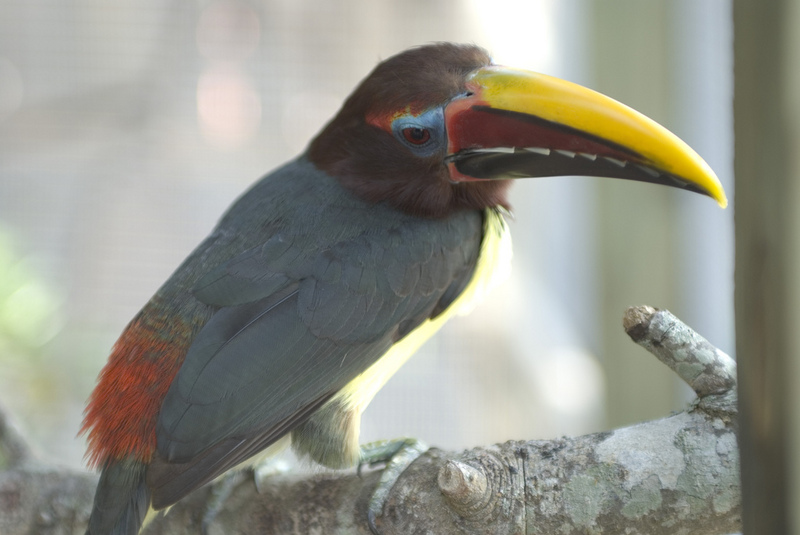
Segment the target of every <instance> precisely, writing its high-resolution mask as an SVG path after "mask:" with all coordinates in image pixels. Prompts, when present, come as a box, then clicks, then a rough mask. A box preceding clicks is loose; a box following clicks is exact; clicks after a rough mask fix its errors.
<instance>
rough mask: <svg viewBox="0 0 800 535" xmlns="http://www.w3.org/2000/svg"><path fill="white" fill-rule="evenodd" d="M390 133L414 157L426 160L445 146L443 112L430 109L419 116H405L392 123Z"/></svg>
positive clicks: (437, 109) (441, 109) (439, 108)
mask: <svg viewBox="0 0 800 535" xmlns="http://www.w3.org/2000/svg"><path fill="white" fill-rule="evenodd" d="M392 133H394V136H395V138H397V140H398V141H400V142H401V143H402V144H403V145H405V146H406V147H408V148H409V149H410V150H411V151H412V152H413V153H414V154H415V155H417V156H419V157H421V158H426V157H429V156H433V155H434V154H436V153H437V152H439V151H440V150H441V149H442V147H443V146H444V145H445V144H446V139H445V135H446V134H445V127H444V110H443V108H442V107H436V108H431V109H429V110H427V111H425V112H423V113H421V114H419V115H415V116H412V115H405V116H401V117H397V118H396V119H395V120H394V121H392Z"/></svg>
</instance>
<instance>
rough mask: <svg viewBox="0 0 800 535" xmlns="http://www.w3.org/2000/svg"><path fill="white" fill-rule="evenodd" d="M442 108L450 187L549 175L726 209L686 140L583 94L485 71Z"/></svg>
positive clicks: (575, 88)
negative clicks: (638, 187) (646, 188)
mask: <svg viewBox="0 0 800 535" xmlns="http://www.w3.org/2000/svg"><path fill="white" fill-rule="evenodd" d="M467 89H468V91H469V93H468V94H467V95H465V96H463V97H460V98H457V99H455V100H453V101H452V102H450V103H449V104H448V105H447V107H446V109H445V120H446V126H447V136H448V156H447V160H446V161H447V166H448V170H449V172H450V177H451V179H452V180H453V181H455V182H463V181H473V180H487V179H506V178H523V177H541V176H555V175H590V176H607V177H614V178H625V179H630V180H640V181H643V182H651V183H655V184H665V185H668V186H674V187H678V188H683V189H687V190H690V191H695V192H698V193H703V194H705V195H708V196H709V197H711V198H713V199H714V200H716V201H717V203H719V205H720V206H722V207H723V208H724V207H725V206H726V205H727V204H728V201H727V199H726V197H725V192H724V191H723V189H722V185H721V184H720V182H719V179H718V178H717V176H716V174H714V171H712V170H711V168H710V167H709V166H708V164H707V163H706V162H705V161H704V160H703V159H702V158H701V157H700V156H699V155H698V154H697V153H696V152H695V151H694V150H692V149H691V148H690V147H689V146H688V145H687V144H686V143H684V142H683V141H681V140H680V139H679V138H678V137H677V136H675V135H674V134H673V133H672V132H670V131H669V130H667V129H666V128H664V127H663V126H661V125H659V124H658V123H656V122H655V121H653V120H651V119H649V118H647V117H645V116H644V115H642V114H641V113H639V112H637V111H635V110H633V109H631V108H629V107H627V106H625V105H624V104H621V103H619V102H617V101H616V100H614V99H611V98H609V97H606V96H605V95H601V94H600V93H597V92H595V91H592V90H590V89H586V88H585V87H582V86H579V85H577V84H573V83H571V82H567V81H564V80H560V79H558V78H553V77H551V76H546V75H543V74H538V73H535V72H530V71H524V70H516V69H509V68H506V67H499V66H489V67H483V68H481V69H478V70H476V71H474V72H473V73H472V74H471V75H470V77H469V80H468V83H467Z"/></svg>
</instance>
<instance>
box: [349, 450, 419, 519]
mask: <svg viewBox="0 0 800 535" xmlns="http://www.w3.org/2000/svg"><path fill="white" fill-rule="evenodd" d="M426 451H428V446H427V445H425V444H423V443H422V442H420V441H419V440H417V439H415V438H399V439H395V440H381V441H378V442H370V443H369V444H364V445H362V446H361V461H360V462H359V464H358V473H359V475H360V474H361V467H362V466H364V465H369V466H373V465H376V464H381V463H385V464H386V466H385V467H384V469H383V472H382V473H381V478H380V480H379V481H378V486H377V487H375V491H374V492H373V493H372V498H370V500H369V505H368V507H367V521H368V522H369V529H370V530H371V531H372V533H374V534H375V535H380V531H378V527H377V520H378V518H380V516H381V514H383V506H384V504H385V503H386V499H387V498H388V497H389V492H390V491H391V490H392V487H394V484H395V483H396V482H397V479H398V478H399V477H400V474H402V473H403V472H404V471H405V469H406V468H408V466H409V465H410V464H411V463H413V462H414V461H415V460H416V459H417V458H418V457H419V456H420V455H422V454H423V453H425V452H426Z"/></svg>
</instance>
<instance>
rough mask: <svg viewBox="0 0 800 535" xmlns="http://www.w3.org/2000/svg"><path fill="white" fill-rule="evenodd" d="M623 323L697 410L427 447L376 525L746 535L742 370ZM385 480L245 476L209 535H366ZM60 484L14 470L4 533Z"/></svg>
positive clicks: (682, 340)
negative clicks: (456, 446)
mask: <svg viewBox="0 0 800 535" xmlns="http://www.w3.org/2000/svg"><path fill="white" fill-rule="evenodd" d="M624 325H625V328H626V331H627V332H628V333H629V335H630V336H631V338H633V339H634V340H635V341H636V342H637V343H639V344H640V345H642V346H644V347H645V348H647V349H648V350H649V351H651V352H652V353H653V354H655V355H656V356H657V357H658V358H659V359H660V360H662V361H663V362H664V363H665V364H667V365H668V366H669V367H670V368H671V369H673V370H674V371H675V372H676V373H677V374H678V375H679V376H680V377H681V378H682V379H683V380H685V381H686V382H687V383H688V384H689V385H690V386H691V387H692V388H693V389H694V391H695V392H697V394H698V399H697V400H696V402H695V403H694V404H693V405H692V407H691V408H689V409H688V410H686V411H684V412H681V413H678V414H675V415H673V416H670V417H667V418H663V419H660V420H656V421H652V422H646V423H642V424H638V425H634V426H631V427H626V428H622V429H617V430H615V431H611V432H606V433H595V434H591V435H585V436H582V437H575V438H560V439H556V440H535V441H529V442H522V441H520V442H507V443H505V444H500V445H496V446H490V447H486V448H477V449H474V450H469V451H466V452H460V453H456V452H445V451H441V450H438V449H431V450H429V451H428V452H427V453H425V454H423V455H422V456H421V457H420V458H418V459H417V460H416V461H415V462H414V463H413V464H412V465H411V466H410V467H409V468H408V469H407V470H406V471H405V472H404V473H403V475H402V476H401V477H400V479H399V480H398V482H397V484H396V485H395V486H394V487H393V489H392V491H391V492H390V494H389V497H388V499H387V502H386V505H385V507H384V512H383V516H382V517H381V518H380V519H379V521H378V527H379V528H380V530H381V531H382V533H383V534H384V535H392V534H409V533H437V534H448V533H514V534H516V533H520V534H521V533H526V534H539V533H542V534H544V533H598V534H599V533H622V532H624V533H626V534H648V535H658V534H667V533H669V534H672V533H685V534H697V535H701V534H702V535H713V534H725V533H731V532H735V531H737V530H739V529H740V526H741V521H740V514H741V503H740V494H741V491H740V486H739V464H738V450H737V443H736V388H735V387H736V382H735V377H736V371H735V363H734V362H733V361H732V360H731V359H730V357H728V356H727V355H725V354H724V353H722V352H721V351H719V350H718V349H716V348H714V347H713V346H711V345H710V344H709V343H708V342H707V341H705V340H704V339H703V338H701V337H700V336H699V335H697V333H695V332H694V331H692V330H691V329H690V328H689V327H687V326H686V325H684V324H683V323H681V322H680V321H679V320H678V319H677V318H675V317H674V316H673V315H672V314H670V313H669V312H666V311H657V310H655V309H652V308H649V307H638V308H633V309H629V310H628V312H627V313H626V315H625V320H624ZM59 475H60V474H59ZM379 475H380V473H379V471H371V472H368V473H366V474H365V475H364V476H363V477H359V476H357V475H355V474H353V473H346V472H345V473H342V472H336V473H321V474H315V475H310V476H309V475H297V474H295V475H291V474H289V475H278V476H274V477H272V478H270V479H269V480H268V481H267V483H266V485H263V486H262V487H261V489H260V490H261V492H260V493H259V491H258V490H257V489H256V486H255V483H254V481H253V479H252V478H247V479H246V481H245V482H244V483H242V484H240V485H239V486H237V487H236V488H235V489H234V491H233V493H232V495H231V496H230V498H228V499H227V501H226V502H225V505H224V507H223V510H222V511H221V512H220V513H219V515H218V516H217V517H216V518H215V520H214V522H213V523H212V524H211V525H210V526H209V533H210V534H216V533H262V532H263V533H287V534H294V533H298V534H299V533H355V534H359V533H361V534H365V535H367V534H369V528H368V526H367V522H366V516H367V513H366V511H367V503H368V501H369V498H370V496H371V495H372V492H373V490H374V488H375V485H376V484H377V481H378V477H379ZM63 479H66V480H69V481H72V482H73V484H74V488H75V489H77V488H80V491H79V492H76V491H73V492H76V493H79V494H80V500H84V499H85V501H81V505H76V506H75V508H74V509H73V511H72V512H71V516H69V515H64V516H65V517H66V516H69V519H71V521H72V524H70V525H71V526H74V527H75V528H76V529H79V528H80V527H81V525H82V523H83V525H85V522H86V519H87V517H88V509H89V504H90V502H91V492H90V491H86V489H85V488H84V487H83V486H81V485H89V486H91V484H92V482H93V481H96V479H93V478H91V477H89V476H86V475H82V474H81V475H78V474H71V475H70V474H65V475H63ZM9 481H16V483H15V484H17V485H18V487H19V488H20V489H26V486H27V485H30V486H31V489H33V490H30V492H29V494H30V495H31V496H32V497H36V496H38V501H37V502H36V503H37V504H38V505H36V506H31V507H28V505H27V504H26V503H25V500H26V499H27V498H25V499H22V498H20V499H18V500H17V501H16V503H15V504H13V505H14V506H12V507H8V503H7V502H9V500H8V499H7V496H8V495H9V494H8V492H7V491H6V490H5V489H6V488H8V482H9ZM62 483H63V482H62ZM58 484H59V479H58V478H54V477H53V472H41V471H40V472H32V471H30V470H27V471H26V470H25V469H24V468H15V469H12V470H10V471H7V472H6V473H0V532H2V533H9V534H12V535H13V534H16V533H29V532H30V531H29V529H30V527H31V524H27V526H23V524H22V523H21V522H20V523H18V524H15V526H18V529H17V531H14V529H7V527H8V526H12V524H11V523H9V519H10V518H11V517H14V518H20V519H32V518H35V517H36V515H35V514H33V513H32V512H31V511H37V509H36V507H45V502H46V500H45V499H43V496H48V495H49V496H53V488H54V486H57V485H58ZM49 485H53V487H51V486H49ZM37 489H38V490H37ZM20 492H22V491H20ZM17 495H18V496H20V497H22V494H19V493H18V494H17ZM26 496H27V495H26ZM212 499H213V496H212V491H211V490H210V489H209V488H204V489H201V490H199V491H197V492H195V493H193V494H192V495H190V496H188V497H187V498H185V499H184V500H182V501H181V502H180V503H178V504H177V505H175V506H174V507H173V508H172V509H171V510H170V511H169V514H167V515H161V516H159V517H157V518H156V519H155V520H153V522H152V523H151V524H149V525H148V526H147V529H146V530H145V531H144V533H146V534H148V535H154V534H167V533H169V534H183V533H186V534H188V533H192V534H194V533H198V532H199V529H200V525H201V522H202V519H203V515H204V513H205V511H206V510H207V507H208V504H209V502H210V501H211V500H212ZM34 501H35V500H34ZM51 509H52V504H51ZM23 510H24V511H23ZM41 510H43V509H38V511H41ZM76 511H77V512H76ZM39 515H41V513H39ZM23 527H26V528H27V529H28V530H23ZM42 532H43V533H44V532H45V531H42ZM53 533H55V531H53ZM59 533H71V531H59Z"/></svg>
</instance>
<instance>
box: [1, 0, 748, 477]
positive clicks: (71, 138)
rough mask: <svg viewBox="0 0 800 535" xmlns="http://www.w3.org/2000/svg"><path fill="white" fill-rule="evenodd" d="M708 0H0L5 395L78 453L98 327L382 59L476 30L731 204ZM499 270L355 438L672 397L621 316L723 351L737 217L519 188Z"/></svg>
mask: <svg viewBox="0 0 800 535" xmlns="http://www.w3.org/2000/svg"><path fill="white" fill-rule="evenodd" d="M731 26H732V19H731V6H730V3H729V2H728V1H725V0H707V1H702V2H697V1H696V0H680V1H677V0H660V1H657V0H651V1H646V2H642V1H641V0H604V1H599V0H596V1H592V0H561V1H555V0H551V1H545V0H538V1H537V0H520V1H517V0H493V1H491V2H489V1H481V0H426V1H422V0H411V1H405V2H390V1H384V0H378V1H376V0H348V1H344V2H336V3H334V2H317V1H311V0H269V1H267V0H262V1H258V0H217V1H195V2H188V1H180V2H178V1H173V2H163V1H160V0H159V1H156V0H136V1H133V0H118V1H116V2H113V3H108V2H103V1H100V0H68V1H63V0H34V1H31V0H0V405H2V406H4V407H5V408H6V409H7V410H9V411H10V412H11V414H12V416H14V417H15V418H16V420H17V421H18V422H19V423H20V425H21V426H22V427H23V429H24V431H25V432H26V433H27V434H28V436H30V437H31V438H32V439H33V440H34V441H35V442H36V445H37V447H38V449H39V451H40V452H42V453H43V454H45V455H47V456H48V457H49V458H50V459H52V460H55V461H58V462H61V463H63V464H66V465H70V466H75V467H78V466H81V465H82V456H83V452H84V447H85V445H84V441H83V438H82V437H76V433H77V431H78V429H79V427H80V422H81V418H82V414H81V413H82V410H83V406H84V402H85V400H86V398H87V397H88V395H89V393H90V391H91V389H92V387H93V385H94V382H95V379H96V377H97V374H98V372H99V371H100V369H101V367H102V365H103V364H104V363H105V360H106V358H107V356H108V352H109V350H110V348H111V346H112V344H113V343H114V341H115V339H116V337H117V336H118V335H119V333H120V332H121V330H122V329H123V328H124V326H125V325H126V323H127V322H128V321H129V320H130V319H131V318H132V317H133V315H134V314H135V313H136V312H137V311H138V310H139V308H140V307H141V306H142V305H143V304H144V303H145V302H146V301H147V299H148V298H149V297H150V296H151V295H152V293H153V292H154V291H155V290H156V289H157V288H158V287H159V286H160V285H161V283H162V282H164V280H166V278H167V277H168V276H169V275H170V273H171V272H172V271H173V270H174V269H175V267H177V265H178V264H179V263H180V261H181V260H182V259H183V258H184V257H185V256H186V255H187V254H188V253H189V252H190V251H191V250H192V248H193V247H194V246H195V245H196V244H197V243H198V242H199V241H200V240H201V239H202V238H203V237H204V236H205V235H206V234H207V233H208V232H209V231H210V230H211V229H212V227H213V226H214V224H215V222H216V220H217V219H218V217H219V216H220V215H221V214H222V212H223V211H224V210H225V208H226V207H227V206H228V205H229V204H230V202H231V201H232V200H233V199H234V198H235V197H236V196H237V195H239V194H240V193H241V192H242V191H243V190H244V189H246V188H247V187H248V186H249V185H250V184H251V183H252V182H253V181H255V180H256V179H257V178H259V177H260V176H261V175H263V174H265V173H266V172H268V171H270V170H271V169H273V168H274V167H276V166H278V165H279V164H281V163H283V162H285V161H286V160H288V159H290V158H293V157H294V156H295V155H297V154H298V153H299V152H301V151H303V150H304V148H305V146H306V144H307V142H308V141H309V139H310V138H311V137H312V136H313V135H314V133H315V132H316V131H318V130H319V128H320V127H321V126H322V125H323V124H324V123H325V121H327V120H328V119H329V118H330V117H331V116H332V115H333V113H334V112H335V111H336V110H337V109H338V106H339V104H340V103H341V102H342V101H343V100H344V98H345V97H346V96H347V95H348V94H349V92H350V91H351V90H352V89H353V88H354V86H355V85H356V84H357V83H358V82H359V80H361V79H362V78H363V77H364V76H365V75H366V74H367V73H368V72H369V71H370V69H371V68H372V67H373V66H374V65H375V64H376V63H377V62H378V61H380V60H381V59H385V58H387V57H388V56H390V55H392V54H394V53H396V52H399V51H401V50H403V49H405V48H407V47H410V46H413V45H418V44H423V43H427V42H431V41H443V40H446V41H459V42H473V43H477V44H479V45H481V46H483V47H485V48H486V49H488V50H489V51H490V52H491V54H492V56H493V57H494V59H495V62H496V63H501V64H506V65H512V66H515V67H522V68H528V69H532V70H537V71H542V72H546V73H548V74H553V75H556V76H560V77H562V78H567V79H569V80H572V81H575V82H578V83H581V84H583V85H587V86H589V87H592V88H593V89H596V90H599V91H601V92H603V93H606V94H608V95H610V96H612V97H614V98H616V99H618V100H621V101H623V102H625V103H626V104H628V105H630V106H632V107H634V108H636V109H638V110H639V111H641V112H643V113H645V114H646V115H649V116H650V117H652V118H654V119H655V120H657V121H659V122H661V123H662V124H664V125H665V126H667V127H668V128H669V129H671V130H672V131H674V132H675V133H676V134H678V135H679V136H680V137H682V138H683V139H684V140H685V141H687V142H688V143H689V144H690V145H692V146H693V147H694V148H695V149H696V150H697V151H698V152H699V153H700V154H701V155H702V156H703V157H704V158H705V159H706V160H707V161H708V162H709V164H710V165H711V167H712V168H714V169H715V170H716V172H717V174H718V175H719V176H720V179H721V180H722V182H723V184H724V186H725V189H726V191H727V193H728V197H729V199H730V200H731V201H732V200H733V177H732V159H733V155H732V149H733V138H732V126H733V125H732V109H731V103H732V76H733V75H732V29H731ZM511 199H512V203H513V205H514V213H515V217H514V220H513V221H512V222H511V228H512V234H513V236H514V245H515V260H514V268H513V273H512V276H511V278H510V279H509V280H508V282H507V283H505V284H504V285H503V286H502V287H501V288H499V289H498V291H496V292H495V293H494V295H493V296H491V298H490V299H489V300H488V301H487V302H485V303H484V304H483V305H482V306H480V307H478V308H477V309H476V310H475V312H473V313H472V314H471V315H470V316H468V317H465V318H457V319H456V320H454V321H452V322H450V324H448V325H447V326H446V327H445V329H444V330H443V331H442V332H441V333H440V334H439V335H437V337H436V338H434V339H433V340H432V341H431V342H429V343H428V344H427V345H426V346H425V347H424V348H423V349H422V351H421V352H420V353H419V354H418V355H417V356H416V357H414V358H413V359H412V360H411V361H409V363H408V364H406V366H405V367H404V368H403V369H402V370H401V371H400V373H398V374H397V376H396V377H395V378H393V379H392V380H391V381H390V383H389V384H388V385H387V386H386V387H385V388H384V389H383V390H382V391H381V393H379V394H378V396H377V397H376V398H375V400H374V401H373V403H372V405H371V406H370V408H369V409H368V410H367V412H366V413H365V415H364V421H363V426H362V441H369V440H375V439H379V438H392V437H398V436H415V437H418V438H420V439H423V440H425V441H426V442H428V443H429V444H432V445H436V446H440V447H443V448H452V449H457V448H466V447H471V446H477V445H482V444H490V443H494V442H501V441H505V440H509V439H534V438H551V437H555V436H559V435H565V434H582V433H587V432H592V431H598V430H603V429H609V428H611V427H615V426H621V425H627V424H630V423H633V422H637V421H641V420H646V419H652V418H658V417H661V416H664V415H667V414H669V413H670V412H671V411H676V410H682V409H683V408H685V407H686V405H687V403H688V402H689V401H690V400H691V394H690V392H689V389H688V388H687V387H685V386H683V385H682V384H681V383H679V382H678V380H677V379H675V378H674V377H673V375H672V374H671V373H670V372H669V371H668V370H667V369H666V368H665V367H663V366H662V365H661V364H660V363H658V362H657V361H656V359H655V358H653V357H650V356H648V355H647V354H645V352H644V350H642V349H640V348H638V346H636V345H634V344H633V343H632V342H631V341H630V340H629V339H628V338H627V336H626V335H625V333H624V332H623V330H622V327H621V318H622V315H623V312H624V310H625V308H626V307H627V306H629V305H636V304H649V305H652V306H656V307H659V308H668V309H670V310H671V311H673V312H674V313H675V314H677V315H678V316H679V317H681V318H682V319H683V320H685V321H686V322H687V323H689V324H690V325H691V326H693V327H694V328H695V329H696V330H697V331H698V332H700V333H701V334H702V335H704V336H705V337H706V338H708V339H709V340H710V341H711V342H712V343H714V344H715V345H717V346H718V347H720V348H721V349H723V350H724V351H726V352H728V353H729V354H733V351H734V332H733V209H732V207H731V208H728V209H727V210H725V211H723V210H720V209H719V208H718V207H717V206H716V204H715V203H714V202H713V201H711V200H710V199H708V198H704V197H700V196H698V195H692V194H689V193H686V192H681V191H676V190H671V189H668V188H663V187H656V186H650V185H643V184H636V183H630V182H623V181H613V180H607V179H589V178H547V179H536V180H528V181H520V182H519V183H517V184H516V185H515V186H514V189H513V192H512V197H511Z"/></svg>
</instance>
